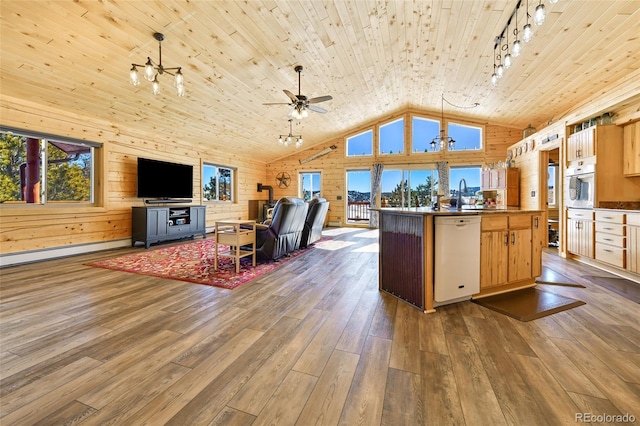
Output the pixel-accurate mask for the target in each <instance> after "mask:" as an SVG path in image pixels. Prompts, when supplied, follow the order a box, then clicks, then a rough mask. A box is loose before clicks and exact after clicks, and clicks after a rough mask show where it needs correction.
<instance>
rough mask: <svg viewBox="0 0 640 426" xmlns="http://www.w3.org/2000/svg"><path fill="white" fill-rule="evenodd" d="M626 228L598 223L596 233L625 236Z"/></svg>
mask: <svg viewBox="0 0 640 426" xmlns="http://www.w3.org/2000/svg"><path fill="white" fill-rule="evenodd" d="M624 231H625V226H624V225H618V224H616V223H609V222H596V232H603V233H607V234H612V235H624Z"/></svg>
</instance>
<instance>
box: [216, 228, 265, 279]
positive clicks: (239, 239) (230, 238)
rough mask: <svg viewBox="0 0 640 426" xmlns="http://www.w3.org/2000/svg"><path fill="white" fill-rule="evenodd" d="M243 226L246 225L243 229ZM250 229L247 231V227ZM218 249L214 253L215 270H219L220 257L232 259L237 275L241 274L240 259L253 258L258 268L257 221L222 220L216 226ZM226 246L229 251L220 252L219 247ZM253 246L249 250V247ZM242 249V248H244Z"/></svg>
mask: <svg viewBox="0 0 640 426" xmlns="http://www.w3.org/2000/svg"><path fill="white" fill-rule="evenodd" d="M241 225H245V227H244V228H241ZM247 226H249V227H250V228H249V229H247V228H246V227H247ZM215 235H216V248H215V250H214V252H213V262H214V265H215V270H216V271H217V270H218V258H219V257H232V258H233V259H234V262H235V263H236V274H237V273H238V272H240V259H241V258H243V257H245V256H253V266H256V221H255V220H221V221H218V222H216V226H215ZM219 244H225V245H228V246H229V250H225V251H221V252H218V245H219ZM249 245H250V246H251V249H250V250H247V246H249ZM243 246H244V249H241V248H240V247H243Z"/></svg>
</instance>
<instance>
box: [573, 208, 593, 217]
mask: <svg viewBox="0 0 640 426" xmlns="http://www.w3.org/2000/svg"><path fill="white" fill-rule="evenodd" d="M567 215H568V216H569V219H593V210H582V209H569V210H568V211H567Z"/></svg>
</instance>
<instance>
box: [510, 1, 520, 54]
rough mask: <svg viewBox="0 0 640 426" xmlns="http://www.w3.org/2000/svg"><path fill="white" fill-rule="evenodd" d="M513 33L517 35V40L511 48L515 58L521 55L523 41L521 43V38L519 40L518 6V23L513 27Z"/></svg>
mask: <svg viewBox="0 0 640 426" xmlns="http://www.w3.org/2000/svg"><path fill="white" fill-rule="evenodd" d="M513 35H514V36H515V38H516V40H515V41H514V42H513V48H512V49H511V53H512V54H513V57H514V58H517V57H518V56H520V52H522V43H520V40H518V8H517V7H516V25H515V28H514V29H513Z"/></svg>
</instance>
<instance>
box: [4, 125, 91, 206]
mask: <svg viewBox="0 0 640 426" xmlns="http://www.w3.org/2000/svg"><path fill="white" fill-rule="evenodd" d="M97 146H99V145H97V144H92V143H89V142H86V143H85V142H74V141H69V140H66V139H54V138H42V137H30V136H27V135H21V134H18V133H14V132H13V131H7V132H4V131H3V132H1V133H0V202H2V203H13V204H20V203H24V204H46V203H91V202H93V185H94V183H93V182H94V179H93V176H94V158H95V153H94V149H95V148H96V147H97Z"/></svg>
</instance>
